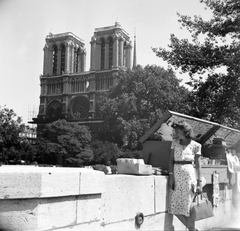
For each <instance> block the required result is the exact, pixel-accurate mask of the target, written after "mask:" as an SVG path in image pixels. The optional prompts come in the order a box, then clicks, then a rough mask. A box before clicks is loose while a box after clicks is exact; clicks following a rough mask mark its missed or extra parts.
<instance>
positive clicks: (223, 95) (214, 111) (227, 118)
mask: <svg viewBox="0 0 240 231" xmlns="http://www.w3.org/2000/svg"><path fill="white" fill-rule="evenodd" d="M201 2H203V3H204V4H206V7H208V8H209V9H211V10H212V18H211V19H210V20H208V21H205V20H203V18H202V17H201V16H194V18H193V19H192V18H191V17H189V16H186V15H180V14H178V15H179V22H180V23H181V24H182V26H183V27H184V28H186V29H187V30H188V31H189V32H190V33H191V35H192V40H191V41H189V40H188V39H178V38H177V37H176V36H175V35H174V34H172V35H171V39H170V41H171V44H170V45H169V49H168V50H167V49H164V48H161V47H160V48H158V49H157V48H153V51H154V52H155V53H156V55H157V56H159V57H161V58H163V60H165V61H167V62H168V63H169V64H171V65H173V66H174V67H175V68H180V69H181V71H182V72H186V73H189V75H190V77H191V81H190V82H189V84H190V85H191V86H192V87H193V91H192V92H191V94H190V101H191V107H192V110H191V114H192V115H194V116H198V117H200V118H201V117H205V116H206V115H208V114H211V115H212V120H213V121H216V122H219V123H223V124H226V125H230V126H234V127H239V126H240V114H239V111H240V100H239V99H240V87H239V86H240V82H239V81H240V78H239V74H240V67H239V62H240V41H239V39H240V2H239V1H235V0H218V1H216V0H202V1H201ZM218 68H225V69H226V73H221V72H219V71H218V70H219V69H218ZM204 75H207V78H206V80H204Z"/></svg>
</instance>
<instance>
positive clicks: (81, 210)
mask: <svg viewBox="0 0 240 231" xmlns="http://www.w3.org/2000/svg"><path fill="white" fill-rule="evenodd" d="M101 204H102V198H101V194H93V195H84V196H79V197H78V198H77V224H79V223H86V222H93V221H94V222H95V221H100V219H101Z"/></svg>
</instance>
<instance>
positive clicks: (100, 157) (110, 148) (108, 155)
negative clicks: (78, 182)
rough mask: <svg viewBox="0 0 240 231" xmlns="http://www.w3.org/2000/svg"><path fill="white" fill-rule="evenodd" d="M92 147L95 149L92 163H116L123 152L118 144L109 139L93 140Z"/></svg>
mask: <svg viewBox="0 0 240 231" xmlns="http://www.w3.org/2000/svg"><path fill="white" fill-rule="evenodd" d="M91 148H92V150H93V161H92V164H103V165H108V166H109V165H116V163H117V162H116V160H117V158H119V157H120V156H121V154H122V153H121V150H120V149H119V148H118V147H117V145H116V144H114V143H110V142H108V141H100V140H96V141H93V142H92V143H91Z"/></svg>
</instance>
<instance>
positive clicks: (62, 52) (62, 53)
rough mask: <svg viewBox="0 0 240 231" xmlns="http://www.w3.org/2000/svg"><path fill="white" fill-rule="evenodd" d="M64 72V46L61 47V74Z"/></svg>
mask: <svg viewBox="0 0 240 231" xmlns="http://www.w3.org/2000/svg"><path fill="white" fill-rule="evenodd" d="M64 72H65V45H64V44H62V45H61V74H63V73H64Z"/></svg>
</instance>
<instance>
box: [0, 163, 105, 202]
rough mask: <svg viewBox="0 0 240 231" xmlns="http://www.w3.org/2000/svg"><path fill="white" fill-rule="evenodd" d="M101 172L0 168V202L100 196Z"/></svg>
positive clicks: (103, 177) (79, 169) (29, 167)
mask: <svg viewBox="0 0 240 231" xmlns="http://www.w3.org/2000/svg"><path fill="white" fill-rule="evenodd" d="M104 180H105V175H104V173H103V172H100V171H95V170H90V169H84V168H54V167H35V166H11V165H10V166H2V167H0V185H2V188H1V190H0V199H17V198H39V197H40V198H44V197H61V196H72V195H82V194H100V193H102V192H103V191H104Z"/></svg>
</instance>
